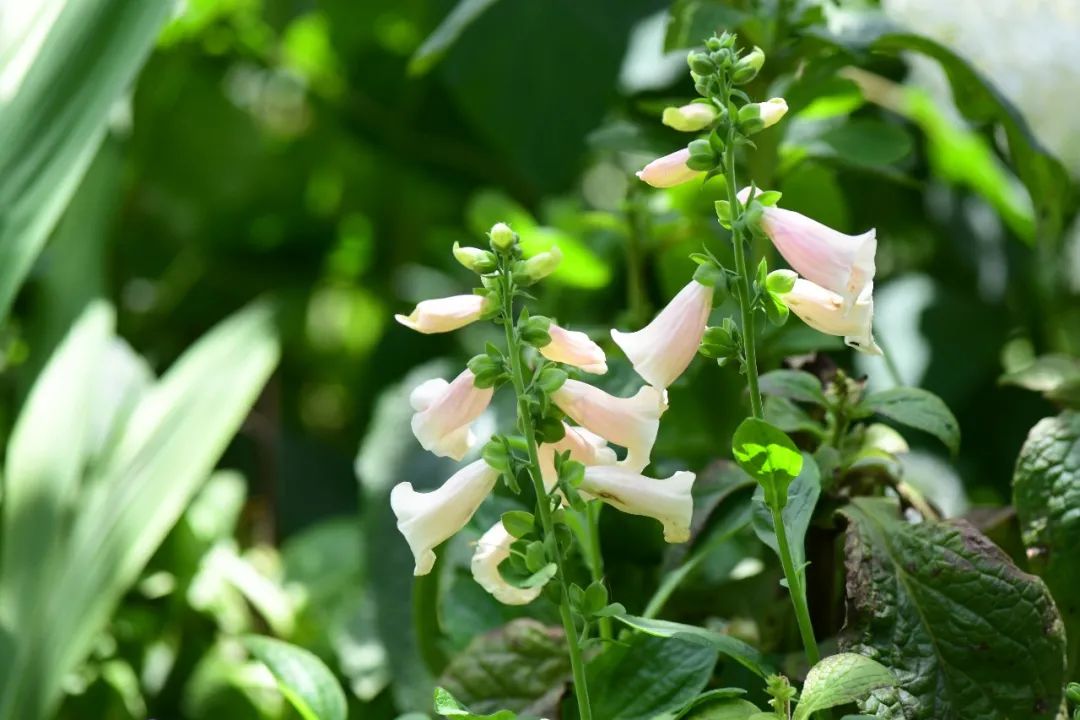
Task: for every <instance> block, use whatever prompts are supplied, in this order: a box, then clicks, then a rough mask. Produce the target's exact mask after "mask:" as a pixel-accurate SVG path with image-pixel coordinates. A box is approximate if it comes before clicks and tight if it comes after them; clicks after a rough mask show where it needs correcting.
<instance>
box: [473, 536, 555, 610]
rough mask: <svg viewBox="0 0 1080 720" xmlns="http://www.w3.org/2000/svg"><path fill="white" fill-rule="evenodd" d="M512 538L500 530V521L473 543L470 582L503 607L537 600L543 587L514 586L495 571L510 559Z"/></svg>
mask: <svg viewBox="0 0 1080 720" xmlns="http://www.w3.org/2000/svg"><path fill="white" fill-rule="evenodd" d="M513 544H514V536H513V535H511V534H510V533H508V532H507V531H506V528H505V527H503V524H502V520H500V521H499V522H497V523H495V524H494V525H492V526H491V529H490V530H488V531H487V532H486V533H484V534H483V535H482V536H481V537H480V539H479V540H478V541H477V542H476V552H475V553H473V557H472V574H473V579H475V580H476V582H477V583H478V584H479V585H480V587H482V588H484V589H485V590H487V591H488V592H489V593H491V594H492V596H494V598H495V599H496V600H498V601H499V602H501V603H502V604H504V605H528V604H529V603H531V602H532V601H533V600H535V599H536V598H537V597H539V595H540V593H541V591H543V589H544V586H543V585H539V586H537V587H531V588H519V587H514V586H513V585H511V584H510V583H508V582H506V580H505V579H504V578H503V576H502V574H501V573H500V572H499V564H500V563H501V562H502V561H503V560H505V559H506V558H508V557H510V546H511V545H513Z"/></svg>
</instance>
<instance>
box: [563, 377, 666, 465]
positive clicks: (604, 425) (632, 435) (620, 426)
mask: <svg viewBox="0 0 1080 720" xmlns="http://www.w3.org/2000/svg"><path fill="white" fill-rule="evenodd" d="M551 399H552V400H553V401H554V402H555V404H556V405H558V406H559V408H560V409H561V410H562V411H563V412H564V413H566V414H567V415H569V416H570V418H571V419H572V420H573V421H574V422H576V423H577V424H578V425H581V426H582V427H585V428H586V429H588V430H591V431H592V432H594V433H596V434H597V435H599V436H600V437H602V438H604V439H606V440H607V441H608V442H612V443H615V444H616V445H621V446H623V447H624V448H626V458H625V459H624V460H623V462H622V464H623V465H624V466H626V467H628V468H630V469H632V470H635V471H640V470H642V469H644V467H645V466H646V465H648V464H649V459H650V455H651V454H652V446H653V443H654V442H656V433H657V431H658V430H659V429H660V416H661V415H663V414H664V411H665V410H667V397H666V393H665V392H664V391H662V390H658V389H656V388H654V387H652V386H650V385H646V386H644V387H642V388H641V390H639V391H638V392H637V394H636V395H634V396H633V397H629V398H618V397H615V396H613V395H609V394H607V393H606V392H604V391H603V390H601V389H599V388H596V387H593V386H592V385H588V384H586V383H583V382H580V381H578V380H567V381H566V382H565V383H563V386H562V387H561V388H559V389H558V390H556V391H555V392H554V393H552V395H551Z"/></svg>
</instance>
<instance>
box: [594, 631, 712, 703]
mask: <svg viewBox="0 0 1080 720" xmlns="http://www.w3.org/2000/svg"><path fill="white" fill-rule="evenodd" d="M620 619H621V618H620ZM716 655H717V650H716V648H715V647H710V646H708V645H705V644H701V643H695V642H689V641H686V640H683V639H681V638H666V639H661V638H657V637H650V636H649V635H634V636H633V637H632V638H630V639H629V641H627V643H626V644H625V645H614V646H610V647H609V648H608V649H607V650H606V651H605V652H604V653H603V654H601V655H600V656H598V657H597V658H596V659H595V660H593V661H592V662H590V663H589V664H588V666H587V668H586V671H587V673H588V684H589V696H590V698H591V700H592V711H593V717H595V718H619V720H653V719H654V718H656V717H657V716H660V715H663V714H664V713H667V712H671V711H675V710H677V709H679V708H681V707H683V705H685V704H686V703H687V702H688V701H690V700H691V699H692V698H694V697H695V696H697V695H698V693H700V692H701V691H702V690H703V689H704V688H705V685H706V684H707V683H708V682H709V678H710V677H711V676H712V672H713V667H714V666H715V665H716Z"/></svg>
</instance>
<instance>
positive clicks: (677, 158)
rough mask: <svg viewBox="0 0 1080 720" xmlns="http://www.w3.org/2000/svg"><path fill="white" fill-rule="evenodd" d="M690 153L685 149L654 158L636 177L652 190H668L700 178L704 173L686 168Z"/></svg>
mask: <svg viewBox="0 0 1080 720" xmlns="http://www.w3.org/2000/svg"><path fill="white" fill-rule="evenodd" d="M689 159H690V151H689V150H687V149H686V148H683V149H681V150H676V151H675V152H673V153H670V154H668V155H664V156H663V157H659V158H656V159H655V160H653V161H652V162H651V163H649V164H648V165H646V166H645V167H644V168H642V169H641V170H639V171H638V172H637V176H638V177H639V178H640V179H641V180H642V182H645V183H647V184H649V185H652V186H653V187H654V188H669V187H674V186H676V185H682V184H683V183H685V182H690V181H691V180H694V179H696V178H699V177H701V176H702V175H704V174H705V173H703V172H699V171H697V170H691V169H690V168H688V167H687V166H686V161H687V160H689Z"/></svg>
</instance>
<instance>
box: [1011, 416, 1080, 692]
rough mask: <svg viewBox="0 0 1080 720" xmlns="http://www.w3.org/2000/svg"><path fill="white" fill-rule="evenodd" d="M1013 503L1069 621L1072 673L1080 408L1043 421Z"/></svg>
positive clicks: (1075, 663) (1078, 575)
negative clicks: (1078, 410)
mask: <svg viewBox="0 0 1080 720" xmlns="http://www.w3.org/2000/svg"><path fill="white" fill-rule="evenodd" d="M1013 505H1015V506H1016V514H1017V517H1018V519H1019V520H1020V531H1021V532H1022V533H1023V539H1024V545H1026V546H1027V549H1028V551H1027V556H1028V560H1029V562H1030V564H1031V567H1032V569H1033V570H1034V571H1035V572H1037V573H1038V574H1039V575H1041V576H1042V577H1043V579H1044V580H1045V581H1046V584H1047V586H1049V588H1050V592H1051V593H1053V595H1054V599H1055V600H1056V601H1057V606H1058V608H1059V609H1060V610H1061V614H1062V617H1063V618H1064V620H1065V637H1066V638H1068V640H1069V648H1068V659H1069V672H1070V676H1075V675H1076V673H1077V671H1078V670H1080V413H1077V412H1073V411H1066V412H1063V413H1061V414H1060V415H1058V416H1057V417H1051V418H1045V419H1043V420H1040V421H1039V423H1038V424H1037V425H1035V427H1033V428H1032V429H1031V432H1030V433H1029V434H1028V437H1027V442H1025V443H1024V446H1023V448H1021V449H1020V457H1019V458H1018V459H1017V461H1016V474H1015V475H1014V476H1013Z"/></svg>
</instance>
